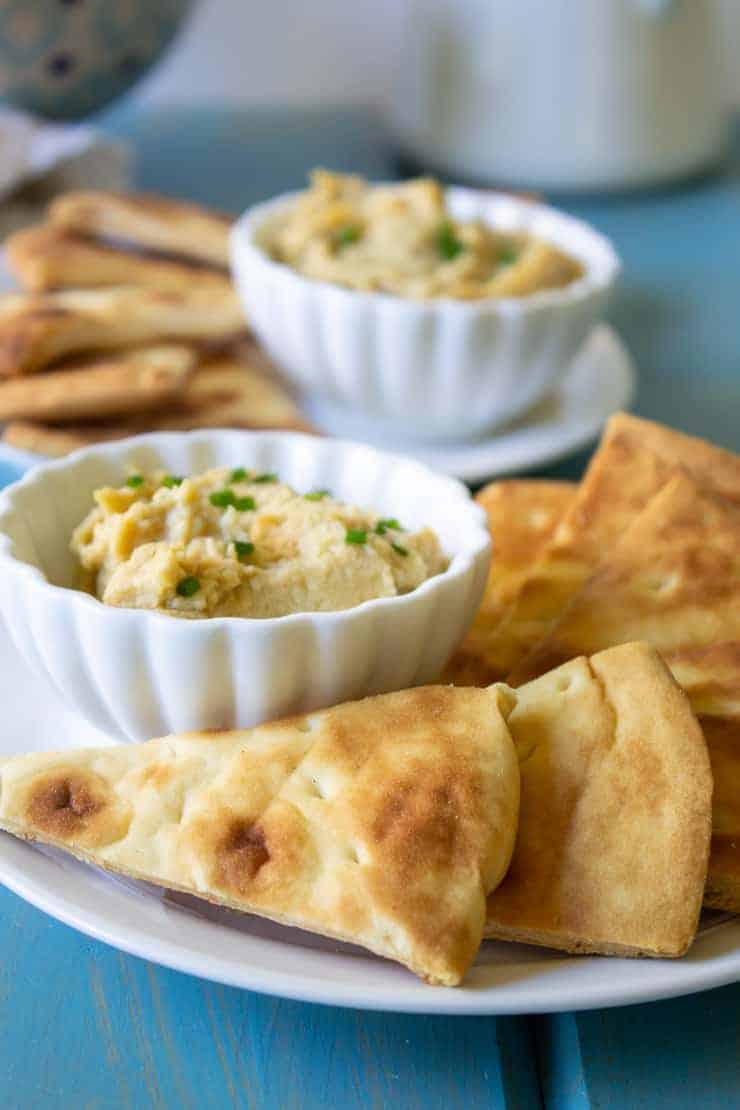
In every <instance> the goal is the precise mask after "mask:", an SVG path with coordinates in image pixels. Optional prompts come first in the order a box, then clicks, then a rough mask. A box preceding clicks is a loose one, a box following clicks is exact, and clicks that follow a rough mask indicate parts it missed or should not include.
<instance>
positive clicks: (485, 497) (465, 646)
mask: <svg viewBox="0 0 740 1110" xmlns="http://www.w3.org/2000/svg"><path fill="white" fill-rule="evenodd" d="M575 489H576V487H575V485H574V484H573V483H572V482H544V481H529V480H522V479H512V480H509V481H505V482H492V483H491V484H490V485H488V486H485V488H484V489H482V490H480V492H479V493H478V494H477V496H476V501H477V502H478V504H479V505H481V506H482V508H483V509H485V511H486V514H487V516H488V527H489V530H490V533H491V541H492V544H493V552H492V557H491V567H490V571H489V574H488V581H487V583H486V589H485V593H484V595H483V600H482V601H481V605H480V608H479V609H478V612H477V614H476V617H475V620H474V621H473V624H472V626H471V628H470V630H469V632H468V634H467V636H466V637H465V640H464V641H463V643H462V645H461V646H460V648H459V649H458V651H457V652H456V653H455V655H454V656H453V657H452V659H451V660H450V662H449V663H448V665H447V668H446V669H445V672H444V674H443V676H442V681H443V682H453V683H454V684H455V685H456V686H488V685H489V684H490V683H491V682H496V681H498V680H499V679H502V678H504V677H505V675H506V670H505V669H503V668H502V667H501V665H500V662H499V660H498V659H497V657H496V628H497V626H498V623H499V621H500V620H501V618H502V616H503V614H504V613H505V611H506V607H507V605H508V604H509V603H510V602H511V600H512V599H513V597H514V596H515V595H516V592H517V590H518V589H519V587H520V586H521V584H522V582H523V581H524V579H525V577H526V575H527V572H528V571H529V570H530V568H531V566H532V564H533V563H534V562H535V560H536V559H537V557H538V555H539V554H540V552H541V551H542V549H543V547H544V545H545V544H546V542H547V541H548V540H549V538H550V536H551V535H552V533H553V532H554V530H555V528H556V526H557V524H558V521H559V520H560V518H561V517H562V515H563V513H564V512H565V510H566V509H567V507H568V505H569V504H570V502H571V501H572V499H573V495H574V493H575Z"/></svg>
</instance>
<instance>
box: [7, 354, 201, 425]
mask: <svg viewBox="0 0 740 1110" xmlns="http://www.w3.org/2000/svg"><path fill="white" fill-rule="evenodd" d="M197 361H198V356H197V353H196V352H195V351H194V350H193V349H192V348H191V347H181V346H175V345H171V346H159V347H137V348H135V349H134V350H132V351H128V352H124V353H119V354H117V355H111V356H110V357H109V358H106V359H102V360H99V361H96V362H93V363H91V364H89V365H78V366H74V365H71V366H68V367H65V368H64V369H62V370H52V371H50V372H49V373H47V374H38V375H34V376H33V377H20V378H13V379H11V380H6V381H0V420H25V419H28V420H32V421H44V422H46V423H49V424H63V423H65V422H67V421H71V420H72V421H73V420H87V419H92V420H101V419H104V418H105V417H109V416H130V415H131V414H132V413H139V412H147V411H150V410H152V409H156V408H157V407H158V406H160V405H162V404H164V403H165V402H167V401H175V402H176V401H177V400H178V398H179V396H180V394H181V393H182V391H183V389H184V388H185V383H186V381H187V377H188V374H189V373H190V371H191V370H192V369H193V367H194V366H195V364H196V362H197Z"/></svg>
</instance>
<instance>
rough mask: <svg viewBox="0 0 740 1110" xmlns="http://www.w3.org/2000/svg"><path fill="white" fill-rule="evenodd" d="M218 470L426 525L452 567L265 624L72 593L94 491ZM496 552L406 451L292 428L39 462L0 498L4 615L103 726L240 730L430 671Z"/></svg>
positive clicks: (173, 436) (194, 435)
mask: <svg viewBox="0 0 740 1110" xmlns="http://www.w3.org/2000/svg"><path fill="white" fill-rule="evenodd" d="M211 466H246V467H248V468H250V469H255V470H259V471H269V472H276V473H278V474H279V475H280V477H281V479H283V480H284V481H286V482H288V483H289V484H291V485H293V486H294V487H295V488H296V489H298V490H311V489H323V488H329V489H331V490H332V492H333V494H334V495H335V496H336V497H338V498H340V499H341V500H344V501H348V502H351V503H354V504H357V505H360V506H362V507H366V508H369V509H376V510H378V511H380V512H382V513H383V514H387V515H388V516H395V517H397V518H398V519H400V520H402V521H403V523H404V524H405V525H406V526H407V527H409V528H414V529H416V528H418V527H421V526H423V525H429V526H430V527H432V528H434V529H435V531H436V532H437V534H438V536H439V538H440V541H441V543H442V546H443V548H444V550H445V552H446V554H447V555H448V557H449V558H450V564H449V567H448V569H447V570H446V571H445V572H444V573H442V574H439V575H437V576H435V577H433V578H430V579H427V581H426V582H424V583H422V585H421V586H420V587H419V588H418V589H416V590H414V591H413V592H411V593H408V594H404V595H402V596H400V597H393V598H380V599H377V600H373V601H367V602H364V603H363V604H362V605H358V606H356V607H355V608H353V609H347V610H343V611H341V612H335V613H298V614H292V615H289V616H284V617H276V618H273V619H261V620H250V619H243V618H236V617H220V618H216V619H205V620H183V619H178V618H176V617H170V616H167V615H165V614H162V613H157V612H147V611H143V610H136V609H118V608H112V607H110V606H107V605H103V604H102V602H100V601H97V600H96V599H95V598H93V597H91V596H89V595H88V594H85V593H82V592H81V591H79V590H76V589H74V588H70V587H73V585H74V583H75V582H76V581H77V575H78V568H77V564H76V559H75V557H74V556H73V555H72V553H71V551H70V537H71V535H72V531H73V529H74V528H75V526H76V525H77V524H78V523H79V521H81V520H82V518H83V517H84V516H85V514H86V512H87V511H88V510H89V508H90V506H91V504H92V492H93V490H94V489H96V488H97V487H98V486H100V485H106V484H120V483H121V482H122V481H123V480H124V478H125V476H126V474H127V473H130V471H131V469H132V468H133V469H136V470H143V471H148V470H156V469H164V470H166V471H168V472H169V473H172V474H194V473H198V472H200V471H203V470H205V469H207V468H208V467H211ZM489 547H490V545H489V539H488V531H487V528H486V522H485V516H484V514H483V511H482V510H481V509H480V508H479V507H478V506H477V505H476V504H475V503H474V502H473V501H472V500H471V498H470V495H469V493H468V491H467V490H466V488H465V487H464V486H463V485H462V484H461V483H459V482H457V481H455V480H453V479H451V478H445V477H442V476H440V475H437V474H435V473H434V472H433V471H431V470H428V469H427V468H426V467H424V466H422V465H421V464H419V463H417V462H414V461H413V460H411V459H406V458H402V457H400V456H396V455H390V454H386V453H383V452H380V451H376V450H373V449H371V448H369V447H365V446H362V445H360V444H354V443H348V442H342V441H339V440H330V439H320V438H318V437H312V436H306V435H299V434H297V433H292V432H242V431H210V430H209V431H207V432H191V433H155V434H153V435H145V436H138V437H135V438H132V439H128V440H121V441H119V442H118V443H112V444H106V445H102V446H98V447H93V448H86V449H84V450H82V451H77V452H75V453H74V454H72V455H69V456H68V457H67V458H65V459H61V460H59V461H57V462H53V463H49V464H46V465H44V466H39V467H36V468H35V469H34V470H32V471H31V472H30V473H29V474H27V475H26V476H25V477H24V478H22V479H21V480H20V481H19V482H16V483H15V484H14V485H12V486H9V487H8V488H7V489H6V490H5V491H3V493H2V494H0V613H2V616H3V618H4V622H5V626H6V627H7V629H8V632H9V633H10V635H11V637H12V639H13V641H14V643H15V644H16V646H17V647H18V649H19V651H20V652H21V654H22V655H23V657H24V658H25V659H26V661H27V662H28V663H29V665H30V666H31V667H32V669H33V670H34V671H35V672H36V673H37V674H38V675H40V676H41V677H43V678H45V679H46V681H47V682H48V683H49V685H50V686H51V687H52V688H53V689H54V690H55V691H56V693H57V694H58V695H59V696H60V697H61V698H62V699H63V700H64V701H65V702H67V704H69V705H70V706H71V707H72V708H73V709H75V710H77V711H78V712H79V713H81V714H82V715H83V716H84V717H86V718H87V719H88V720H89V721H92V722H93V724H95V725H97V726H98V727H100V728H102V729H104V730H105V731H107V732H109V733H112V734H114V735H116V736H118V737H124V738H128V739H130V740H144V739H148V738H149V737H152V736H158V735H163V734H165V733H169V732H182V731H188V730H193V729H206V728H229V727H234V726H248V725H253V724H256V723H258V722H261V721H264V720H269V719H271V718H275V717H279V716H283V715H285V714H288V713H294V712H299V711H304V710H309V709H316V708H319V707H321V706H326V705H332V704H335V703H337V702H340V701H344V700H347V699H351V698H356V697H362V696H364V695H365V694H371V693H380V692H384V691H388V690H397V689H401V688H403V687H407V686H413V685H415V684H418V683H422V682H429V681H432V680H434V679H435V678H436V677H437V675H438V674H439V672H440V671H441V669H442V667H443V666H444V663H445V661H446V659H447V657H448V656H449V655H450V654H451V652H452V651H453V650H454V648H455V647H456V645H457V643H458V642H459V641H460V639H461V638H462V636H463V634H464V632H465V630H466V628H467V627H468V625H469V623H470V621H471V620H472V618H473V614H474V613H475V610H476V608H477V606H478V603H479V601H480V597H481V594H482V591H483V585H484V582H485V577H486V572H487V567H488V561H489Z"/></svg>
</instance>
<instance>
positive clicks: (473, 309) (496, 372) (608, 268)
mask: <svg viewBox="0 0 740 1110" xmlns="http://www.w3.org/2000/svg"><path fill="white" fill-rule="evenodd" d="M297 195H298V194H296V193H289V194H285V195H283V196H279V197H277V198H275V199H274V200H271V201H268V202H267V203H265V204H259V205H257V206H256V207H253V208H250V209H249V210H248V211H247V212H245V213H244V215H243V216H242V217H241V218H240V219H239V220H238V221H237V223H236V224H235V226H234V228H233V230H232V232H231V264H232V271H233V275H234V280H235V283H236V287H237V290H238V292H239V294H240V297H241V300H242V304H243V306H244V309H245V311H246V313H247V317H248V319H249V322H250V324H251V326H252V327H253V329H254V331H255V332H256V334H257V335H258V337H259V339H260V341H261V343H262V344H263V346H264V347H265V348H266V349H267V350H268V351H269V353H270V355H271V356H272V357H273V358H274V359H275V361H276V362H277V363H278V364H279V365H280V366H281V368H282V369H283V371H284V372H285V373H286V375H287V376H288V377H289V378H290V379H291V380H292V381H293V382H294V384H295V385H296V386H297V387H298V388H299V389H301V390H304V391H306V392H307V393H310V394H311V395H313V396H318V397H319V398H321V399H323V400H324V402H328V403H329V405H330V406H331V407H332V410H333V416H334V418H335V419H336V417H337V415H338V414H337V413H336V408H337V407H339V409H340V412H341V408H342V407H344V408H345V409H350V410H352V411H353V412H359V413H362V414H363V416H365V417H366V418H368V419H369V420H379V421H382V422H383V423H384V424H386V425H388V426H389V427H390V428H394V427H396V428H401V429H402V431H403V433H404V435H405V436H406V437H407V438H408V437H409V436H415V437H417V438H419V439H422V440H429V441H432V440H440V439H450V438H452V439H456V440H465V439H470V438H472V437H474V436H476V435H480V434H481V433H483V432H486V431H489V430H490V429H491V428H494V427H496V426H497V425H499V424H502V423H504V422H506V421H508V420H512V419H514V418H515V417H517V416H519V415H521V414H522V413H523V412H525V411H526V410H527V409H529V408H530V407H531V406H532V405H533V404H535V403H536V402H537V401H539V400H540V399H541V398H542V397H544V396H545V395H546V394H547V393H549V392H550V391H551V390H552V389H553V388H554V387H555V386H556V385H557V383H558V382H559V380H560V378H561V377H562V376H563V374H564V373H565V372H566V370H567V369H568V367H569V366H570V364H571V362H572V361H573V359H574V357H575V355H576V353H577V352H578V350H579V348H580V347H581V346H582V345H583V343H584V342H585V340H586V338H587V337H588V335H589V334H590V332H591V331H592V329H593V327H594V326H595V324H596V323H597V322H598V321H599V320H600V319H601V317H602V316H603V315H604V311H605V308H606V304H607V302H608V297H609V294H610V292H611V290H612V287H613V286H614V284H615V282H616V280H617V277H618V275H619V271H620V263H619V259H618V257H617V255H616V253H615V251H614V249H613V248H612V246H611V244H610V243H609V241H608V240H607V239H605V238H604V236H602V235H600V234H599V233H598V232H597V231H595V230H593V228H591V227H590V226H589V225H588V224H586V223H584V222H583V221H581V220H576V219H573V218H572V217H571V216H566V215H564V214H563V213H562V212H558V211H556V210H555V209H554V208H548V207H547V206H545V205H542V204H535V203H533V202H532V201H527V200H522V199H520V198H518V197H513V196H510V195H507V194H504V193H493V192H490V191H484V190H477V189H462V188H450V189H448V190H446V198H447V202H448V205H449V209H450V211H451V212H452V214H453V215H454V216H455V217H456V218H458V219H463V220H473V219H476V220H483V221H484V222H485V223H488V224H490V225H491V226H492V227H495V228H497V229H500V230H505V231H511V232H514V231H516V232H524V233H526V234H529V235H534V236H537V237H539V238H541V239H545V240H547V241H549V242H551V243H554V244H555V245H556V246H559V247H561V248H562V249H563V250H565V251H567V252H568V253H569V254H571V255H573V257H575V258H577V259H579V260H580V261H581V262H582V264H583V266H584V274H583V276H582V277H581V278H579V279H578V280H577V281H573V282H571V283H570V284H569V285H567V286H565V287H563V288H562V289H547V290H543V291H541V292H538V293H533V294H531V295H529V296H526V297H506V298H488V299H485V300H480V301H455V300H452V299H447V298H439V299H434V300H427V301H415V300H410V299H407V298H403V297H398V296H389V295H387V294H383V293H365V292H360V291H358V290H355V289H346V288H344V287H342V286H339V285H331V284H329V283H327V282H322V281H316V280H314V279H311V278H307V277H304V276H303V275H302V274H299V273H298V272H296V271H295V270H292V269H291V268H290V267H289V266H286V265H284V264H282V263H279V262H275V261H273V260H272V259H271V258H270V257H269V255H268V253H267V249H266V242H267V239H268V237H269V233H270V229H271V227H272V226H273V224H274V222H275V220H277V219H279V218H280V216H281V215H282V213H283V212H284V210H285V209H286V207H289V206H290V205H291V204H292V203H293V201H294V199H295V197H296V196H297Z"/></svg>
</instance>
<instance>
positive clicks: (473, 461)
mask: <svg viewBox="0 0 740 1110" xmlns="http://www.w3.org/2000/svg"><path fill="white" fill-rule="evenodd" d="M636 378H637V375H636V372H635V368H634V365H633V363H632V359H631V358H630V356H629V354H628V352H627V349H626V348H625V346H624V344H623V343H622V341H621V339H620V338H619V336H618V335H617V333H616V332H615V331H614V330H613V329H612V328H610V327H609V326H608V325H607V324H601V325H599V327H597V328H595V329H594V330H593V332H592V333H591V335H590V336H589V338H588V339H587V340H586V343H585V344H584V346H583V347H582V349H581V351H580V352H579V354H578V355H577V357H576V358H575V360H574V361H573V364H572V366H571V368H570V370H569V371H568V372H567V374H566V376H565V377H564V379H563V381H562V383H561V384H560V386H559V388H558V389H557V390H556V391H555V392H554V393H553V394H551V395H550V396H549V397H548V398H547V399H546V400H544V401H543V402H541V403H540V404H539V405H537V406H536V407H535V408H533V409H530V411H529V412H528V413H527V414H526V415H525V416H522V417H520V418H519V419H518V420H516V421H514V422H513V423H512V424H508V425H506V427H504V428H500V429H498V430H497V431H496V432H495V433H493V434H491V435H490V436H489V437H487V438H485V439H478V440H474V441H472V442H468V443H462V442H461V443H452V442H450V443H434V444H430V443H420V442H419V441H415V440H411V439H408V438H404V437H403V435H399V434H398V433H396V432H392V431H389V430H388V429H384V428H382V427H379V426H378V425H377V424H376V423H374V422H373V423H372V424H371V423H370V422H369V421H368V420H367V419H366V418H363V417H362V416H356V415H355V414H353V413H348V412H347V411H346V410H345V409H341V410H339V409H337V408H336V407H335V406H333V405H332V404H330V403H327V402H326V401H324V400H322V399H318V398H316V397H305V398H304V399H303V401H302V407H303V409H304V411H305V413H306V415H307V416H308V418H309V420H311V421H312V422H313V423H314V424H315V425H316V426H317V427H318V428H321V429H322V430H323V431H325V432H328V433H329V434H330V435H339V436H342V437H343V438H345V439H355V440H358V441H360V442H364V443H370V444H372V446H374V447H381V448H384V449H386V450H390V451H396V452H399V453H401V454H404V455H412V456H414V457H415V458H417V459H419V460H420V461H421V462H423V463H426V464H427V466H431V467H434V469H435V470H440V471H442V472H444V473H446V474H451V475H453V476H454V477H455V478H461V479H462V480H463V481H466V482H483V481H485V480H486V479H489V478H497V477H499V476H500V475H503V474H515V473H517V472H518V471H522V470H531V469H533V468H534V467H540V466H544V465H546V464H547V463H552V462H555V461H556V460H557V459H561V458H563V457H564V456H566V455H570V454H572V453H573V452H574V451H578V450H580V449H581V448H582V447H586V446H587V445H588V444H589V443H590V442H591V441H592V440H594V439H596V437H597V436H598V434H599V432H600V431H601V428H602V427H603V425H604V422H605V421H606V420H607V419H608V417H610V416H611V415H612V413H614V412H617V411H618V410H619V409H623V408H626V407H627V406H628V405H629V402H630V399H631V398H632V395H633V393H634V389H635V383H636Z"/></svg>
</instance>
